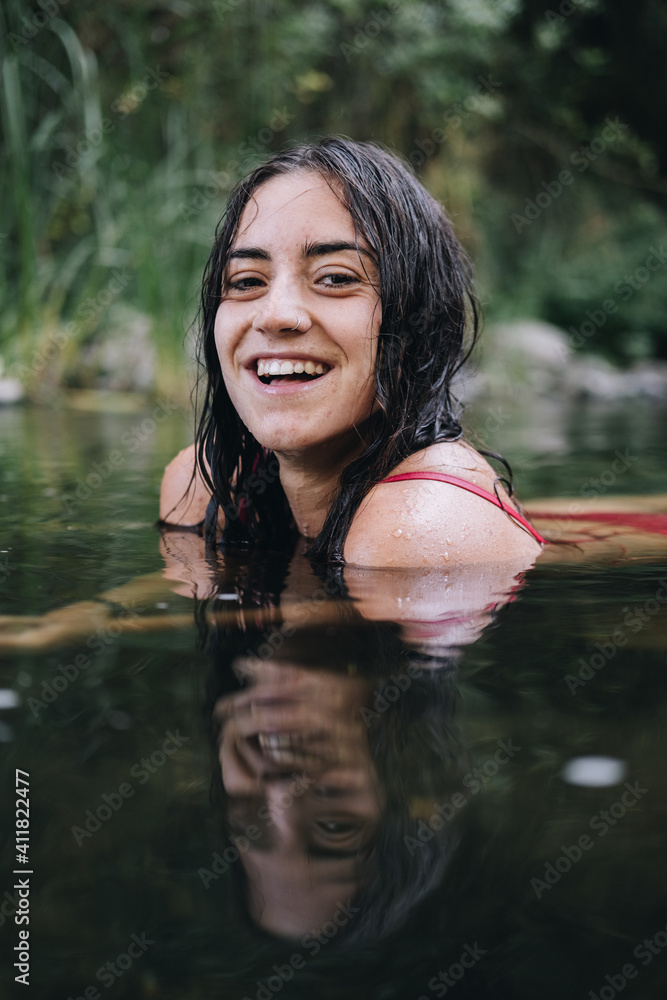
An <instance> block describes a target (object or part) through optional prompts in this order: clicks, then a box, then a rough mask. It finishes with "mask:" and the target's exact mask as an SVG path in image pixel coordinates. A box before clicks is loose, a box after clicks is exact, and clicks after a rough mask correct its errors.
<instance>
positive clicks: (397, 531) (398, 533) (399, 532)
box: [392, 528, 403, 538]
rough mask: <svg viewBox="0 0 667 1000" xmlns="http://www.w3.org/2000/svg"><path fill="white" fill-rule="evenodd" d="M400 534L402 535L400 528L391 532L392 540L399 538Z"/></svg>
mask: <svg viewBox="0 0 667 1000" xmlns="http://www.w3.org/2000/svg"><path fill="white" fill-rule="evenodd" d="M402 534H403V529H402V528H397V529H396V531H392V535H393V536H394V538H400V537H401V535H402Z"/></svg>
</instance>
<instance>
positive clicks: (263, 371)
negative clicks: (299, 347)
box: [257, 358, 329, 376]
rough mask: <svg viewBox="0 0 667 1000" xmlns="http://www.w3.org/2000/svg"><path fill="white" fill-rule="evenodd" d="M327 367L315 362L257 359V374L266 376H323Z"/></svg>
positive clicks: (327, 369)
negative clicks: (304, 374)
mask: <svg viewBox="0 0 667 1000" xmlns="http://www.w3.org/2000/svg"><path fill="white" fill-rule="evenodd" d="M328 371H329V366H328V365H325V364H322V362H319V361H318V362H315V361H296V360H295V361H279V360H278V359H277V358H258V359H257V374H258V375H259V376H266V375H302V374H303V373H304V372H305V373H306V374H307V375H325V374H326V372H328Z"/></svg>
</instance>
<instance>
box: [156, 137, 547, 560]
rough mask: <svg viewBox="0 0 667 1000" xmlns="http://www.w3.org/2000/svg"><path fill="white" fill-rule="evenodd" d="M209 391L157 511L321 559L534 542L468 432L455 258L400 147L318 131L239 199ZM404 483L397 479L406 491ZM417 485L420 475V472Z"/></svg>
mask: <svg viewBox="0 0 667 1000" xmlns="http://www.w3.org/2000/svg"><path fill="white" fill-rule="evenodd" d="M201 318H202V336H201V356H202V360H203V363H204V366H205V370H206V392H205V398H204V401H203V407H202V411H201V415H200V419H199V424H198V430H197V438H196V443H195V445H193V446H191V447H190V448H188V449H186V450H185V451H184V452H181V453H180V455H178V456H177V457H176V458H175V459H174V461H173V462H171V463H170V465H169V466H168V467H167V470H166V472H165V477H164V480H163V486H162V494H161V503H160V516H161V518H162V520H163V521H164V522H167V523H170V524H177V525H190V526H193V525H197V526H204V528H205V535H206V539H207V542H208V544H209V545H216V544H217V543H218V541H221V543H222V544H223V545H224V546H230V545H231V546H233V545H238V544H245V545H247V544H251V545H260V546H264V547H268V548H271V549H285V548H290V547H292V546H293V545H294V543H295V541H296V539H297V537H298V536H299V535H301V536H303V537H304V538H306V539H308V540H309V541H310V543H311V544H310V549H309V553H308V554H309V556H310V558H311V559H312V560H313V561H316V562H323V563H325V562H329V563H331V562H346V563H352V564H358V565H364V566H422V565H444V564H445V563H447V562H448V561H449V560H458V561H468V560H475V561H498V560H506V559H508V558H512V559H518V560H519V561H520V562H522V564H523V565H522V567H521V568H523V566H525V565H528V564H530V562H532V560H533V559H534V558H535V557H536V556H537V555H538V554H539V552H540V543H541V542H542V539H541V538H540V536H539V535H538V534H537V532H535V531H534V529H532V527H531V526H530V525H529V524H528V523H527V522H526V521H525V520H524V519H523V518H522V517H521V515H520V513H519V512H518V511H517V510H515V508H514V507H513V506H512V502H511V500H510V497H509V495H508V494H507V492H506V491H505V489H504V487H503V485H502V483H501V482H500V480H499V479H498V477H497V476H496V474H495V473H494V471H493V469H492V468H491V467H490V466H489V465H488V463H487V462H486V461H485V459H484V458H483V457H482V456H481V455H480V454H479V453H478V452H476V451H475V450H474V449H473V448H472V447H471V446H470V445H468V444H466V443H465V442H463V441H462V440H461V427H460V424H459V422H458V414H457V407H456V404H455V400H454V399H453V397H452V393H451V383H452V379H453V377H454V375H455V374H456V373H457V372H458V371H459V369H460V368H461V366H462V365H463V363H464V361H465V359H466V357H467V354H468V352H469V349H470V347H471V346H472V344H473V343H474V339H475V335H476V327H477V312H476V306H475V300H474V297H473V294H472V291H471V285H470V268H469V265H468V261H467V259H466V257H465V254H464V252H463V250H462V249H461V247H460V245H459V243H458V241H457V240H456V237H455V236H454V234H453V231H452V229H451V226H450V223H449V221H448V219H447V217H446V216H445V213H444V211H443V209H442V207H441V206H440V205H439V204H438V203H437V202H436V201H435V200H434V199H433V198H432V197H431V196H430V195H429V194H428V192H427V191H426V190H425V189H424V188H423V186H422V185H421V184H420V183H419V181H417V179H416V178H415V177H414V175H413V174H412V173H411V171H410V169H409V168H408V167H406V166H405V165H404V164H403V163H402V162H401V161H400V160H399V159H398V158H397V157H395V156H393V155H391V154H389V153H387V152H385V151H384V150H382V149H380V148H379V147H377V146H375V145H372V144H369V143H355V142H352V141H350V140H347V139H342V138H337V137H331V138H327V139H324V140H322V141H321V142H319V143H316V144H312V145H304V146H297V147H295V148H293V149H289V150H286V151H284V152H280V153H277V154H274V155H273V156H272V157H271V158H270V159H269V160H268V161H267V162H266V163H265V164H263V165H262V166H260V167H258V168H257V169H256V170H255V171H254V172H253V173H252V174H250V176H249V177H248V178H246V179H245V180H244V181H242V182H241V183H240V184H239V185H238V186H237V188H236V189H235V190H234V191H233V192H232V194H231V196H230V199H229V203H228V206H227V211H226V214H225V216H224V217H223V219H222V221H221V223H220V226H219V228H218V231H217V234H216V241H215V245H214V247H213V251H212V253H211V256H210V258H209V261H208V264H207V268H206V271H205V275H204V285H203V293H202V305H201ZM399 480H400V485H399ZM429 480H430V481H429Z"/></svg>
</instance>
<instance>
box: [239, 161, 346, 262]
mask: <svg viewBox="0 0 667 1000" xmlns="http://www.w3.org/2000/svg"><path fill="white" fill-rule="evenodd" d="M332 227H334V229H332ZM325 231H326V237H327V239H329V238H331V237H332V236H333V235H335V232H337V233H338V234H339V235H340V236H341V237H342V236H345V237H346V238H348V239H350V238H353V237H354V231H355V229H354V222H353V220H352V216H351V215H350V213H349V211H348V209H347V208H346V206H345V203H344V194H343V189H342V187H341V186H340V184H339V183H337V182H336V181H335V179H329V178H325V177H323V176H322V174H320V173H318V172H317V171H313V170H309V171H305V170H300V171H296V172H294V173H290V174H279V175H278V176H276V177H272V178H270V180H268V181H265V182H264V183H263V184H262V185H261V186H260V187H259V188H257V189H256V190H255V191H254V192H253V194H252V196H251V198H250V200H249V201H248V203H247V204H246V206H245V208H244V209H243V212H242V213H241V218H240V220H239V226H238V231H237V235H236V239H235V241H234V244H235V246H236V245H238V244H243V243H244V242H245V241H246V240H247V239H249V238H251V237H253V236H254V235H255V234H258V235H259V234H264V235H265V236H267V237H268V236H273V237H278V238H280V237H282V238H285V237H287V236H288V235H290V234H292V235H294V236H295V237H298V236H304V235H306V234H307V235H308V236H311V235H313V236H317V237H318V238H319V237H320V236H322V235H325Z"/></svg>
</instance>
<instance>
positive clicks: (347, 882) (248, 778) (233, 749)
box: [216, 661, 383, 937]
mask: <svg viewBox="0 0 667 1000" xmlns="http://www.w3.org/2000/svg"><path fill="white" fill-rule="evenodd" d="M255 664H257V665H256V666H255ZM236 667H237V670H238V669H239V668H240V670H241V671H242V670H243V661H237V665H236ZM253 677H254V682H253V683H252V686H250V687H248V688H246V689H244V690H243V691H241V692H238V693H236V694H233V695H228V696H227V697H225V698H222V699H220V701H219V702H218V704H217V710H216V714H217V715H218V716H219V718H220V719H221V721H222V724H223V728H222V733H221V740H220V747H219V757H220V765H221V769H222V781H223V785H224V788H225V791H226V793H227V796H228V817H227V819H228V823H229V826H230V830H231V832H232V835H236V836H244V837H246V838H247V840H248V841H249V842H250V846H249V848H248V850H247V851H245V852H244V853H243V854H242V859H243V865H244V869H245V872H246V875H247V883H248V899H247V903H248V908H249V911H250V916H251V917H252V919H253V920H254V921H255V922H256V923H257V924H259V926H261V927H262V928H264V929H265V930H267V931H269V932H271V933H273V934H276V935H280V936H293V937H298V936H300V935H302V934H304V933H306V932H307V931H310V930H311V929H313V928H319V927H320V926H321V925H322V924H323V923H324V922H326V921H329V920H331V918H332V915H333V914H335V912H336V910H337V908H338V907H339V906H340V904H341V903H345V902H346V901H347V900H349V899H352V898H354V897H355V895H356V894H357V893H358V892H359V891H360V889H361V888H362V886H363V883H364V868H365V861H366V859H367V858H368V856H369V853H370V850H371V846H372V843H373V840H374V837H375V835H376V832H377V829H378V826H379V822H380V817H381V813H382V807H383V801H382V795H381V793H380V791H379V787H378V779H377V774H376V771H375V767H374V765H373V761H372V759H371V755H370V750H369V745H368V730H367V728H366V725H365V724H364V721H363V719H362V715H361V711H360V710H361V708H362V707H363V705H364V704H365V703H366V701H367V699H368V696H369V693H370V685H369V684H368V683H367V682H365V681H364V680H362V679H360V678H356V677H349V676H345V675H342V674H341V675H337V674H334V673H330V672H328V671H327V672H325V671H313V670H307V669H305V668H303V667H300V666H296V665H293V664H290V663H285V662H283V663H274V662H271V661H265V662H261V663H257V661H255V662H254V663H253Z"/></svg>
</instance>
